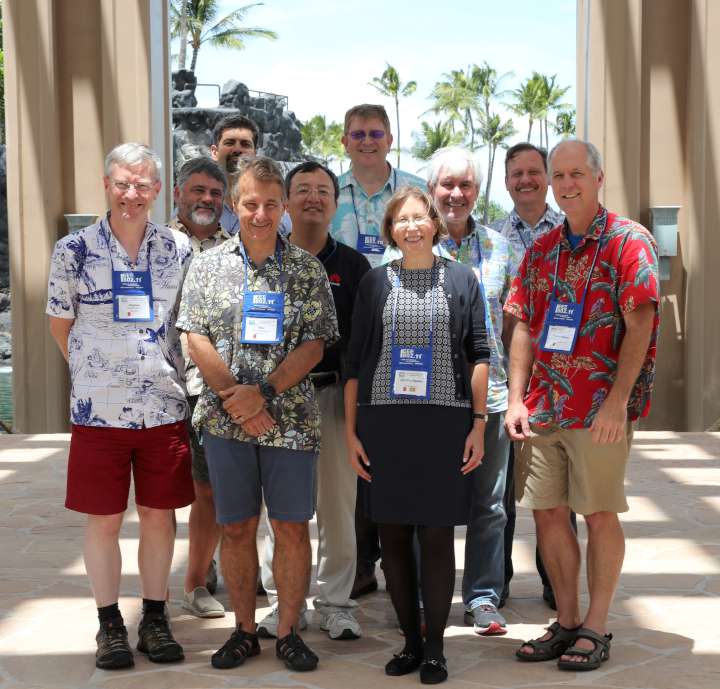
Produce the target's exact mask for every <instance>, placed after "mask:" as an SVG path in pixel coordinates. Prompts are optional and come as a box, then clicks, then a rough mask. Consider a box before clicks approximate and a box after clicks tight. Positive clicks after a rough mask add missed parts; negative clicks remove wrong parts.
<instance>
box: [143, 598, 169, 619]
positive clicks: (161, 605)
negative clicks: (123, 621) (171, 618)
mask: <svg viewBox="0 0 720 689" xmlns="http://www.w3.org/2000/svg"><path fill="white" fill-rule="evenodd" d="M143 613H144V614H146V615H164V614H165V601H164V600H152V599H150V598H143Z"/></svg>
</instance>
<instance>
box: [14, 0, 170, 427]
mask: <svg viewBox="0 0 720 689" xmlns="http://www.w3.org/2000/svg"><path fill="white" fill-rule="evenodd" d="M167 22H168V7H167V2H166V0H73V1H72V2H66V1H65V0H5V2H4V3H3V28H4V48H5V56H6V59H5V94H6V96H5V98H6V126H7V142H8V145H7V162H8V165H7V167H8V220H9V227H10V263H11V265H10V276H11V287H12V299H13V333H12V334H13V392H14V404H15V428H16V429H17V430H18V431H21V432H23V433H43V432H57V431H63V430H66V429H67V427H68V421H67V419H68V381H67V366H66V364H65V363H64V361H63V360H62V357H61V356H60V354H59V353H58V350H57V347H56V346H55V343H54V342H53V341H52V338H51V337H50V334H49V331H48V327H47V322H46V321H47V318H46V316H45V315H44V312H45V295H46V289H47V276H48V264H49V260H50V255H51V253H52V248H53V245H54V243H55V241H56V240H57V238H58V237H60V236H62V235H63V234H65V232H66V227H65V223H64V219H63V215H64V214H65V213H96V214H100V213H102V212H104V210H105V199H104V196H103V188H102V174H103V171H102V165H103V159H104V156H105V154H106V153H107V151H108V150H109V149H110V148H112V147H113V146H114V145H116V144H118V143H120V142H122V141H143V142H145V143H148V144H149V145H150V146H152V147H153V148H155V150H157V151H158V153H159V154H160V156H161V158H162V159H163V161H164V166H165V170H166V171H167V170H169V169H170V167H171V155H172V150H171V147H170V103H169V74H170V72H169V46H168V37H167ZM170 191H171V190H170V189H167V188H166V190H165V193H164V194H163V196H162V197H161V198H160V199H158V202H157V204H156V208H155V209H154V212H153V213H154V217H155V218H156V219H158V220H165V218H166V217H167V214H168V213H169V210H170V202H171V195H170Z"/></svg>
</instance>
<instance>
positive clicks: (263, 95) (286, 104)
mask: <svg viewBox="0 0 720 689" xmlns="http://www.w3.org/2000/svg"><path fill="white" fill-rule="evenodd" d="M197 86H211V87H214V88H216V89H217V94H218V95H217V102H218V105H219V104H220V94H221V89H220V84H201V83H200V82H198V83H197ZM248 93H249V94H250V95H251V96H253V98H266V97H268V96H270V97H272V98H276V99H277V98H279V99H280V100H281V101H282V104H283V110H289V108H290V105H289V103H290V101H289V99H288V97H287V96H283V95H281V94H279V93H270V92H269V91H256V90H255V89H248Z"/></svg>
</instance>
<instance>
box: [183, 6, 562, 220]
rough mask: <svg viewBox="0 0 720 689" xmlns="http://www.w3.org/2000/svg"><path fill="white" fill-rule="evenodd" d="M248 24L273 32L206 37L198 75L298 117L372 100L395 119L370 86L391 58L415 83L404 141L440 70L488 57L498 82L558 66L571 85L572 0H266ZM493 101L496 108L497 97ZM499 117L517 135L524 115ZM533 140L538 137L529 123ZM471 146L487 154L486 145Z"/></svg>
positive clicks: (207, 100)
mask: <svg viewBox="0 0 720 689" xmlns="http://www.w3.org/2000/svg"><path fill="white" fill-rule="evenodd" d="M241 4H246V3H244V2H243V3H239V2H231V1H229V0H225V1H224V2H222V10H223V14H225V13H227V12H229V11H231V10H232V9H234V8H235V7H237V6H239V5H241ZM247 24H248V25H250V26H261V27H265V28H269V29H273V30H274V31H276V32H277V33H278V35H279V38H278V40H277V41H266V40H253V41H250V42H248V45H247V49H246V50H245V51H243V52H236V51H228V50H215V49H213V48H211V47H209V46H207V45H204V46H203V47H202V49H201V50H200V54H199V58H198V64H197V69H196V73H197V77H198V81H200V82H208V83H217V84H220V85H222V84H224V83H225V82H226V81H228V80H230V79H236V80H238V81H241V82H243V83H245V84H246V85H247V86H248V88H250V89H255V90H258V91H270V92H273V93H279V94H283V95H287V96H288V98H289V105H290V109H291V110H293V111H294V112H295V114H296V115H297V117H298V118H299V119H300V120H306V119H309V118H310V117H312V116H313V115H315V114H318V113H321V114H324V115H326V117H327V118H328V119H329V120H337V121H340V122H341V121H342V119H343V115H344V113H345V111H346V110H347V109H348V108H349V107H350V106H352V105H354V104H356V103H361V102H378V103H383V104H384V105H385V106H386V108H387V109H388V112H389V114H390V118H391V121H392V122H394V121H395V120H394V111H393V105H392V102H391V101H390V99H386V98H383V97H382V96H381V95H380V94H379V93H378V92H377V91H375V90H374V89H373V88H372V87H371V86H369V85H368V82H369V81H370V80H371V79H372V77H374V76H380V74H381V73H382V71H383V70H384V69H385V63H386V62H389V63H390V64H392V65H393V66H394V67H395V68H396V69H397V70H398V72H399V74H400V77H401V79H402V80H403V81H408V80H411V79H414V80H415V81H417V84H418V88H417V91H416V93H415V95H413V96H411V97H410V98H407V99H404V100H402V101H401V103H400V116H401V119H400V127H401V145H402V146H403V148H405V147H406V146H407V147H409V146H410V145H411V144H412V139H411V136H410V134H411V132H412V131H414V130H419V128H420V120H422V119H425V120H427V121H429V122H432V121H433V116H432V115H431V114H427V115H423V113H424V112H425V111H426V110H427V109H428V108H429V107H430V105H431V101H430V100H429V99H428V96H429V94H430V91H431V90H432V87H433V86H434V84H435V83H436V82H437V81H439V80H441V79H442V74H443V73H444V72H449V71H450V70H453V69H464V68H466V67H467V66H468V65H470V64H473V63H477V64H482V63H483V61H487V62H488V63H489V64H490V65H491V66H492V67H494V68H495V69H496V70H497V72H498V73H499V74H503V73H506V72H511V73H512V76H509V77H508V78H507V79H506V80H505V81H504V82H503V85H504V86H505V87H506V88H507V89H510V90H512V89H514V88H517V87H518V86H519V84H520V82H521V81H522V80H524V79H526V78H527V77H529V76H530V75H531V73H532V71H533V70H537V71H539V72H542V73H545V74H548V75H553V74H557V77H558V82H559V83H560V84H561V85H563V86H570V87H571V88H570V91H568V93H567V95H566V101H567V102H569V103H572V104H574V103H575V81H576V67H575V44H576V40H575V32H576V5H575V1H574V0H545V1H544V2H542V3H541V2H537V0H515V1H514V2H498V0H475V1H474V2H471V1H470V0H445V1H444V2H441V1H437V0H436V1H435V2H430V1H428V0H415V1H413V2H388V1H387V0H385V1H384V2H381V1H376V0H365V2H362V3H357V4H355V3H349V2H334V1H332V0H301V1H298V0H267V2H266V3H265V4H264V5H263V6H261V7H256V8H253V9H252V10H251V11H250V13H249V14H248V19H247ZM176 51H177V48H176V47H174V52H176ZM188 60H189V56H188ZM215 94H216V92H213V90H211V89H207V90H202V89H200V90H199V91H198V94H197V95H198V99H199V101H200V104H201V105H216V104H217V103H216V95H215ZM497 109H498V110H499V111H500V112H503V111H504V109H503V107H502V104H498V106H497ZM506 116H507V117H512V119H513V122H514V124H515V127H516V129H517V130H518V134H517V135H516V140H517V141H520V140H524V139H525V138H526V136H527V122H526V121H523V120H522V119H521V118H519V117H518V116H516V115H513V114H512V113H509V112H508V113H507V114H506ZM535 129H536V128H535ZM394 134H395V135H396V132H394ZM532 140H533V141H535V142H536V143H537V132H536V131H534V132H533V139H532ZM514 142H515V141H514V140H513V142H512V143H514ZM550 143H551V145H552V143H553V137H552V134H551V137H550ZM479 155H480V157H481V160H486V157H487V152H486V150H485V149H481V150H480V151H479ZM502 158H503V154H502V152H499V153H498V160H497V161H496V166H495V172H494V176H493V192H492V197H493V198H494V199H495V200H496V201H498V202H500V203H501V204H502V205H503V206H504V207H505V208H507V209H509V208H510V207H511V206H512V202H511V201H510V197H509V196H508V194H507V192H506V191H505V188H504V185H503V179H502V177H503V168H502ZM393 160H394V158H393ZM420 165H421V163H419V162H418V161H415V160H413V159H412V158H411V156H410V154H409V153H404V154H403V156H402V167H403V168H404V169H407V170H409V171H411V172H416V171H418V168H419V167H420ZM421 174H422V173H421ZM550 200H552V199H550Z"/></svg>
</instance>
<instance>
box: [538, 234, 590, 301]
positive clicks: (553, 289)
mask: <svg viewBox="0 0 720 689" xmlns="http://www.w3.org/2000/svg"><path fill="white" fill-rule="evenodd" d="M596 241H597V246H596V247H595V256H594V258H593V262H592V265H591V266H590V272H589V273H588V276H587V280H585V286H584V287H583V292H582V299H581V300H579V301H576V302H575V303H577V304H584V303H585V296H586V295H587V288H588V285H589V284H590V278H591V277H592V274H593V271H594V270H595V263H596V262H597V257H598V254H599V253H600V237H598V238H597V240H596ZM561 251H562V246H558V252H557V256H555V274H554V275H553V287H552V292H551V293H550V301H554V300H555V288H556V286H557V277H558V269H559V267H560V253H561ZM570 253H572V250H571V252H570ZM568 260H569V258H568ZM565 272H567V267H566V268H565Z"/></svg>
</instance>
